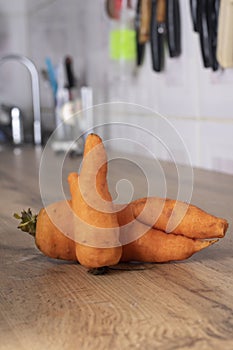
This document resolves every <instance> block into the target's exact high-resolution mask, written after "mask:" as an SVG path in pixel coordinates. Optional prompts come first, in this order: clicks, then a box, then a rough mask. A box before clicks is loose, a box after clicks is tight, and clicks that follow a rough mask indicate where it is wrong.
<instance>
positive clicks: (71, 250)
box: [14, 134, 228, 269]
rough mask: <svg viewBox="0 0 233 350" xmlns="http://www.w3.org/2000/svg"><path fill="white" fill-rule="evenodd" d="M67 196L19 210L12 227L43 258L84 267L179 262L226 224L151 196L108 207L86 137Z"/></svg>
mask: <svg viewBox="0 0 233 350" xmlns="http://www.w3.org/2000/svg"><path fill="white" fill-rule="evenodd" d="M68 183H69V187H70V193H71V199H70V200H64V201H60V202H56V203H53V204H51V205H49V206H48V207H46V208H42V209H41V210H40V212H39V214H38V215H32V213H31V210H30V209H29V210H28V211H27V212H26V211H22V213H21V216H19V215H18V214H14V216H15V217H16V218H17V219H21V223H20V224H19V226H18V228H20V229H21V230H22V231H25V232H29V233H30V234H32V235H33V236H34V237H35V243H36V245H37V247H38V248H39V249H40V250H41V251H42V252H43V253H44V254H45V255H47V256H49V257H51V258H57V259H65V260H72V261H78V262H79V263H80V264H81V265H83V266H85V267H87V268H94V269H96V268H97V269H98V268H102V267H105V266H112V265H116V264H118V263H119V262H130V261H139V262H151V263H153V262H168V261H177V260H184V259H187V258H189V257H190V256H191V255H193V254H194V253H197V252H199V251H200V250H202V249H204V248H207V247H209V246H210V245H212V244H213V243H215V242H217V241H218V238H222V237H224V235H225V233H226V231H227V228H228V223H227V221H226V220H225V219H222V218H218V217H216V216H213V215H211V214H208V213H206V212H205V211H203V210H201V209H199V208H197V207H196V206H193V205H190V204H189V205H188V204H186V203H183V202H179V201H175V200H171V199H162V198H157V197H149V198H141V199H137V200H135V201H133V202H131V203H129V204H126V205H114V204H113V202H112V197H111V194H110V192H109V188H108V183H107V155H106V150H105V148H104V145H103V142H102V140H101V138H100V137H99V136H98V135H96V134H89V135H88V137H87V138H86V142H85V148H84V156H83V162H82V167H81V171H80V174H79V175H78V174H77V173H75V172H73V173H70V174H69V176H68Z"/></svg>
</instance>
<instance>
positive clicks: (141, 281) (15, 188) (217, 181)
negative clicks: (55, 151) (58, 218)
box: [0, 147, 233, 350]
mask: <svg viewBox="0 0 233 350" xmlns="http://www.w3.org/2000/svg"><path fill="white" fill-rule="evenodd" d="M41 154H42V150H41V149H38V148H36V149H34V148H30V147H24V148H22V149H13V148H2V149H1V151H0V188H1V198H0V210H1V216H0V217H1V226H0V259H1V265H0V266H1V267H0V281H1V284H0V301H1V303H0V349H4V350H6V349H9V350H10V349H18V350H21V349H22V350H23V349H24V350H25V349H28V350H35V349H56V350H59V349H63V350H65V349H67V350H72V349H82V350H83V349H88V350H91V349H98V350H101V349H146V350H150V349H164V350H165V349H166V350H173V349H179V350H180V349H198V350H200V349H211V350H213V349H218V350H219V349H224V350H226V349H233V249H232V247H233V245H232V244H233V238H232V225H231V224H232V219H233V205H232V203H233V176H229V175H224V174H220V173H215V172H210V171H204V170H201V169H196V170H195V171H194V188H193V196H192V203H193V204H195V205H198V206H199V207H201V208H202V209H205V210H207V211H208V212H210V213H212V214H214V215H217V216H221V217H224V218H226V219H227V220H228V221H229V223H230V227H229V229H228V231H227V234H226V237H225V238H223V239H222V240H220V241H219V242H218V243H216V244H214V245H213V246H211V247H209V248H207V249H206V250H203V251H201V252H199V253H197V254H195V255H194V256H192V257H191V258H189V259H188V260H186V261H183V262H177V263H175V262H171V263H163V264H148V265H146V264H139V265H133V266H132V267H131V266H128V265H123V264H121V265H119V266H118V267H117V269H115V270H111V271H109V273H108V274H106V275H103V276H94V275H91V274H89V273H87V270H86V269H85V268H83V267H82V266H80V265H78V264H77V263H71V262H66V261H58V260H52V259H50V258H47V257H45V256H44V255H43V254H42V253H41V252H40V251H39V250H38V249H37V248H36V247H35V244H34V239H33V238H32V237H31V236H29V235H28V234H27V233H23V232H21V231H19V230H18V229H17V228H16V226H17V221H16V219H14V218H13V217H12V214H13V213H14V212H20V211H21V210H22V209H27V208H28V207H30V208H32V210H33V211H35V212H37V211H38V210H39V208H40V207H41V206H42V201H41V196H40V189H39V177H38V172H39V166H40V159H41ZM56 157H58V158H59V157H60V156H59V155H58V156H53V157H52V160H51V164H50V166H52V165H53V164H56V162H57V158H56ZM80 161H81V159H80V158H78V159H77V158H74V159H71V158H69V159H67V160H66V162H65V163H64V174H63V175H64V178H66V176H67V174H68V172H69V171H75V170H77V169H78V165H79V164H80ZM163 166H164V171H165V174H166V181H167V185H168V194H169V196H173V195H174V193H175V183H174V176H173V170H174V168H173V167H172V166H171V165H169V164H164V165H163ZM130 167H131V165H127V166H125V167H124V172H125V175H127V174H126V173H127V171H128V174H129V176H132V171H131V170H132V169H131V168H130ZM111 173H112V174H113V175H114V176H115V179H117V178H118V176H119V177H120V175H121V168H120V167H119V166H117V167H115V169H114V164H113V165H112V170H111ZM133 174H135V177H134V181H135V189H136V192H137V193H136V196H139V195H140V196H144V195H145V193H144V186H142V185H140V176H139V175H140V174H139V172H137V171H135V172H134V171H133ZM48 176H49V174H48ZM114 176H113V178H114ZM55 177H56V174H54V178H55ZM125 177H127V176H125ZM114 181H115V180H114ZM64 183H65V181H64ZM64 186H66V185H64ZM66 190H67V188H65V192H66ZM173 191H174V193H173ZM134 266H136V267H137V269H136V270H134Z"/></svg>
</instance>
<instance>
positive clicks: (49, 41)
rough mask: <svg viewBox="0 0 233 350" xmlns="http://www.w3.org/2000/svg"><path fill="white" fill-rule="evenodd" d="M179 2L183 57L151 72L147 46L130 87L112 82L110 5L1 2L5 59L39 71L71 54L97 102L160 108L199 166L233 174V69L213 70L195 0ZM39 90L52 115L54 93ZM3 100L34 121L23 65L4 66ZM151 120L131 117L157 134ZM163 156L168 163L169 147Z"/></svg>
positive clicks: (47, 118)
mask: <svg viewBox="0 0 233 350" xmlns="http://www.w3.org/2000/svg"><path fill="white" fill-rule="evenodd" d="M180 4H181V6H182V7H181V19H182V55H181V56H180V57H179V58H172V59H170V58H168V57H166V64H165V71H164V72H162V73H155V72H153V71H152V68H151V57H150V47H149V46H148V47H147V48H146V55H145V61H144V64H143V66H142V67H141V68H140V69H138V71H137V74H136V76H133V77H131V78H129V79H128V80H126V81H125V82H123V83H122V82H119V81H118V80H114V79H113V72H112V66H111V64H110V61H109V58H108V35H109V30H110V25H111V24H110V20H109V18H108V17H107V15H106V13H105V1H104V0H95V1H93V0H85V1H83V0H68V1H65V0H50V1H48V0H47V1H45V0H8V1H5V0H0V56H2V55H4V54H7V53H12V52H14V53H20V54H24V55H26V56H28V57H29V58H31V59H32V60H33V62H34V63H35V65H36V67H37V68H38V71H39V72H40V71H41V69H42V68H45V58H46V57H50V58H51V60H52V61H53V62H54V64H58V63H59V62H60V61H61V60H63V59H64V56H65V55H66V54H69V55H71V56H72V57H73V59H74V71H75V74H76V76H77V78H78V79H79V81H80V84H81V85H82V84H88V85H90V86H92V87H93V91H94V103H95V104H100V103H104V102H109V101H115V100H121V101H125V102H129V103H136V104H139V105H142V106H145V107H146V108H149V109H151V110H154V111H157V112H158V113H160V114H161V115H163V116H164V117H166V118H168V120H169V122H170V123H171V124H172V125H173V126H174V127H175V128H176V130H177V131H178V132H179V134H180V135H181V137H182V138H183V140H184V142H185V144H186V146H187V149H188V151H189V153H190V157H191V161H192V164H193V166H196V167H203V168H207V169H213V170H218V171H223V172H227V173H230V174H233V166H232V164H233V152H232V149H233V137H232V135H233V92H232V91H233V69H228V70H219V71H217V72H215V73H214V72H212V71H210V70H208V69H204V68H203V65H202V60H201V55H200V48H199V40H198V37H197V35H196V33H194V32H193V30H192V24H191V17H190V9H189V1H182V0H181V1H180ZM117 84H118V85H117ZM120 84H121V85H120ZM40 88H41V106H42V110H44V111H49V110H51V111H52V110H53V97H52V93H51V89H50V86H49V85H48V84H47V83H46V82H45V81H44V80H43V79H42V76H41V75H40ZM0 102H1V103H2V102H6V103H14V104H16V105H19V106H20V107H21V108H22V110H23V112H24V114H25V118H26V120H27V122H28V123H31V120H32V118H31V117H30V116H31V113H32V110H31V92H30V80H29V76H28V74H27V72H25V69H24V67H21V66H19V65H18V64H12V63H9V64H8V63H6V64H5V66H0ZM151 115H152V113H151V112H150V111H149V110H148V116H147V118H145V116H144V115H143V114H142V115H141V116H137V117H136V116H135V118H133V117H132V116H130V117H128V119H127V115H126V120H130V121H133V122H135V123H136V124H137V123H138V124H140V125H141V124H143V122H142V118H145V119H144V120H145V127H147V128H150V129H151V131H153V128H156V122H154V120H153V116H151ZM139 119H140V120H139ZM152 120H153V121H152ZM53 122H54V120H53V114H51V115H50V114H49V113H47V114H46V113H44V114H43V124H44V126H45V127H47V128H49V129H51V128H52V127H53ZM155 131H156V132H157V130H155ZM126 133H127V132H126ZM125 136H127V135H125ZM121 137H124V131H122V135H121ZM145 141H146V140H145ZM132 151H133V150H132ZM158 157H161V158H163V159H169V155H168V154H167V153H166V152H164V150H161V153H158Z"/></svg>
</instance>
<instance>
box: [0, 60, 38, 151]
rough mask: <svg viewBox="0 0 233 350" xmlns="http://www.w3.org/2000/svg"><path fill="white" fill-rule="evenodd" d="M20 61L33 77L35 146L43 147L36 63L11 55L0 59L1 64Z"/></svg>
mask: <svg viewBox="0 0 233 350" xmlns="http://www.w3.org/2000/svg"><path fill="white" fill-rule="evenodd" d="M10 60H14V61H18V62H20V63H22V64H23V65H24V66H25V67H26V68H27V69H28V71H29V73H30V75H31V83H32V104H33V116H34V119H33V131H34V143H35V145H41V115H40V91H39V76H38V72H37V69H36V67H35V65H34V63H33V62H32V61H31V60H30V59H29V58H27V57H25V56H22V55H17V54H9V55H6V56H3V57H1V58H0V64H2V63H4V62H6V61H10Z"/></svg>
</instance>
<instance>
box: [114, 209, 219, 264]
mask: <svg viewBox="0 0 233 350" xmlns="http://www.w3.org/2000/svg"><path fill="white" fill-rule="evenodd" d="M118 220H119V225H120V226H121V242H122V244H123V245H122V247H123V251H122V256H121V261H123V262H127V261H141V262H154V263H155V262H168V261H176V260H185V259H187V258H189V257H190V256H192V255H193V254H194V253H197V252H199V251H200V250H202V249H204V248H207V247H209V246H210V245H212V244H214V243H215V242H217V241H218V240H209V241H203V240H199V239H194V238H188V237H185V236H182V235H175V234H172V233H169V234H167V233H165V232H163V231H160V230H156V229H153V228H150V227H148V226H147V225H145V224H143V223H141V222H139V221H138V220H135V219H134V217H133V206H131V205H129V206H128V207H125V208H124V209H122V210H121V211H120V212H119V215H118ZM124 243H126V244H124Z"/></svg>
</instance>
